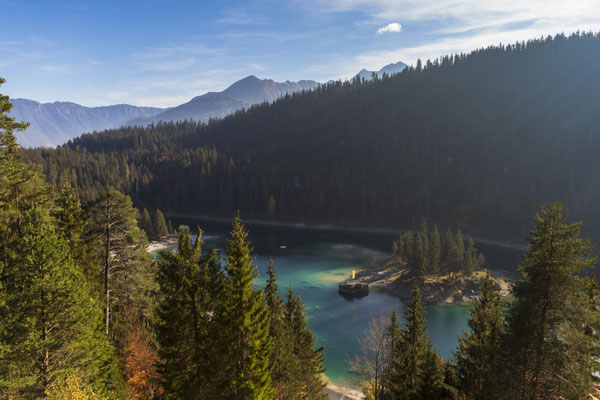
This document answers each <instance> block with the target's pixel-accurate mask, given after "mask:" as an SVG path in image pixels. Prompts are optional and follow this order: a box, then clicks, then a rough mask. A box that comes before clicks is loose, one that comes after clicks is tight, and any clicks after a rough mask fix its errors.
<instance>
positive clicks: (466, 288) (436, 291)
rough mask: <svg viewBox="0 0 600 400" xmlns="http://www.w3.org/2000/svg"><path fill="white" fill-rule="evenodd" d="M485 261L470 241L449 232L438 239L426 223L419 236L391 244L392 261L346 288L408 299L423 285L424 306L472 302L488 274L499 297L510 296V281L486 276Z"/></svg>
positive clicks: (379, 264) (361, 275)
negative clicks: (362, 288) (365, 287)
mask: <svg viewBox="0 0 600 400" xmlns="http://www.w3.org/2000/svg"><path fill="white" fill-rule="evenodd" d="M484 266H485V257H484V256H483V254H481V253H479V252H478V251H477V249H476V247H475V242H474V241H473V240H472V239H469V240H465V239H464V237H463V235H462V232H461V231H460V229H459V230H457V231H456V232H452V231H451V230H450V229H448V231H447V232H446V233H445V234H444V235H443V237H442V236H440V233H439V230H438V227H437V225H434V226H433V229H432V230H431V231H430V230H429V229H428V227H427V224H426V223H423V224H422V225H421V230H420V231H419V232H418V233H414V232H407V233H404V234H402V235H400V236H399V237H398V239H397V240H395V241H394V242H393V243H392V256H391V257H389V258H385V259H383V260H374V262H373V263H372V264H371V266H370V268H368V269H365V270H362V271H359V272H357V273H356V276H355V277H354V279H352V278H351V279H348V280H346V281H343V282H341V283H340V286H342V285H368V287H371V288H380V289H382V290H385V291H387V292H389V293H390V294H392V295H394V296H397V297H400V298H403V299H407V298H409V296H410V293H411V289H412V287H413V286H414V284H415V283H417V282H418V283H419V284H420V286H421V291H422V295H423V301H424V302H426V303H462V302H471V301H474V300H476V299H477V298H478V297H479V290H480V288H481V286H482V284H483V280H484V278H485V276H486V275H488V274H489V276H490V278H491V279H492V280H493V282H494V285H495V289H496V290H497V291H498V292H499V293H500V295H501V296H506V295H507V294H508V289H509V284H508V280H507V279H506V278H505V277H503V276H501V275H500V274H498V273H497V272H493V271H489V270H488V271H485V270H484V269H483V268H484Z"/></svg>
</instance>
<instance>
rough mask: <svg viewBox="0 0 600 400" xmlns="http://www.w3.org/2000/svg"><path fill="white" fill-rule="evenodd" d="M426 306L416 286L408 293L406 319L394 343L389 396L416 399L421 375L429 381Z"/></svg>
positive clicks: (422, 390)
mask: <svg viewBox="0 0 600 400" xmlns="http://www.w3.org/2000/svg"><path fill="white" fill-rule="evenodd" d="M424 313H425V307H424V306H423V302H422V299H421V291H420V289H419V287H418V285H415V286H414V288H413V290H412V294H411V296H410V300H409V305H408V307H407V308H406V311H405V312H404V319H405V320H406V322H405V323H404V324H403V325H402V328H401V329H400V338H399V340H398V341H397V342H396V344H395V354H394V356H393V360H392V364H391V379H390V381H391V387H390V396H391V398H392V399H398V400H401V399H407V400H408V399H418V398H421V396H422V393H423V392H424V390H425V388H424V382H425V380H424V378H427V381H428V382H432V381H434V380H433V379H429V378H430V376H429V375H427V374H426V372H427V371H428V370H427V369H426V368H425V366H427V367H428V368H431V367H432V366H431V364H426V363H425V362H426V361H427V360H428V358H427V355H428V352H430V351H433V349H432V348H431V344H430V342H429V337H428V336H427V328H426V327H425V317H424Z"/></svg>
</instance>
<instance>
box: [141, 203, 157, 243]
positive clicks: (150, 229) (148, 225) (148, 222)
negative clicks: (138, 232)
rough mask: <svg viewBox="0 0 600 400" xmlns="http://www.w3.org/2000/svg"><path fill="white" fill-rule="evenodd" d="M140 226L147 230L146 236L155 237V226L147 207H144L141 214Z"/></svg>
mask: <svg viewBox="0 0 600 400" xmlns="http://www.w3.org/2000/svg"><path fill="white" fill-rule="evenodd" d="M140 228H142V229H143V230H144V232H146V236H148V238H149V239H150V238H154V226H153V224H152V218H150V213H149V212H148V209H147V208H144V210H143V211H142V214H141V216H140Z"/></svg>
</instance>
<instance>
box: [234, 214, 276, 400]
mask: <svg viewBox="0 0 600 400" xmlns="http://www.w3.org/2000/svg"><path fill="white" fill-rule="evenodd" d="M247 237H248V231H247V230H246V228H245V227H244V225H242V222H241V220H240V218H239V216H237V217H236V218H235V221H234V223H233V229H232V231H231V238H230V239H229V240H228V245H227V249H226V254H227V261H226V265H225V271H226V273H227V292H228V296H227V303H226V309H225V321H226V326H227V327H228V331H227V337H228V342H229V346H228V348H227V354H226V355H225V359H226V360H227V368H228V372H227V376H228V378H229V387H228V389H229V390H230V391H231V392H230V393H229V394H227V395H226V398H231V399H235V400H246V399H248V400H250V399H256V400H260V399H269V398H272V397H273V389H272V387H271V372H272V366H271V365H270V359H271V353H272V350H273V349H272V347H273V343H272V341H271V338H270V336H269V311H268V309H267V305H266V302H265V299H264V296H263V294H262V292H261V291H257V290H255V289H254V288H253V286H252V285H253V282H254V279H255V278H256V277H257V276H258V273H257V271H256V266H255V265H253V264H252V262H253V260H254V258H253V257H251V256H250V251H251V249H250V243H249V241H248V239H247Z"/></svg>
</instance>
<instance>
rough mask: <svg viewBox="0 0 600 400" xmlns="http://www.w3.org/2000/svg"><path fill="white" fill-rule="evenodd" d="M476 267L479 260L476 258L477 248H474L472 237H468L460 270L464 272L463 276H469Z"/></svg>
mask: <svg viewBox="0 0 600 400" xmlns="http://www.w3.org/2000/svg"><path fill="white" fill-rule="evenodd" d="M478 267H479V261H478V259H477V249H476V248H475V242H474V241H473V239H469V241H468V242H467V246H465V253H464V256H463V268H462V272H463V273H464V274H465V276H471V275H472V274H473V272H475V270H476V269H477V268H478Z"/></svg>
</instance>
